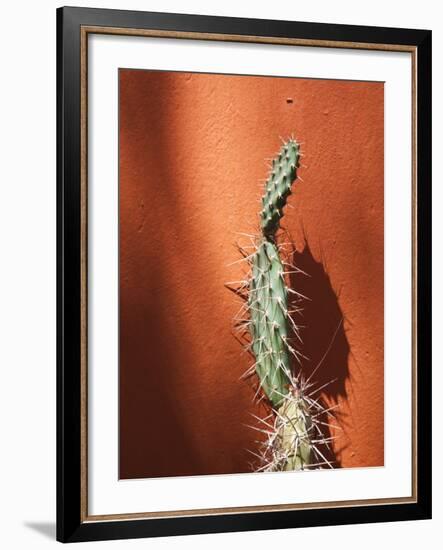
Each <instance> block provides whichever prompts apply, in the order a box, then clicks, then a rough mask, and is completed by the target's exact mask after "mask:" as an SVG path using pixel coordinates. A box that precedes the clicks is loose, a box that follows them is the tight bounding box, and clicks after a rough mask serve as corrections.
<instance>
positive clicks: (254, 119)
mask: <svg viewBox="0 0 443 550" xmlns="http://www.w3.org/2000/svg"><path fill="white" fill-rule="evenodd" d="M119 83H120V115H119V116H120V145H119V153H120V157H119V158H120V476H121V477H122V478H134V477H153V476H166V475H191V474H211V473H234V472H245V471H249V462H250V459H251V456H250V455H249V454H248V453H247V452H246V451H245V449H246V448H249V449H251V450H254V445H255V444H254V439H256V438H257V437H256V433H254V432H253V431H252V430H251V429H250V428H248V427H247V426H246V425H247V424H250V423H251V415H250V413H251V412H253V413H255V414H261V412H262V411H261V409H260V406H258V405H256V404H253V402H252V397H253V394H254V390H253V386H252V380H249V381H242V380H239V377H240V376H241V374H242V373H243V372H244V371H245V370H246V369H247V368H248V366H250V365H251V358H250V357H248V355H247V354H245V353H243V351H242V348H241V346H240V344H239V343H238V342H237V340H236V339H235V337H234V335H233V330H232V319H233V317H234V315H235V314H236V313H237V311H238V309H239V307H240V304H239V303H238V298H237V297H236V296H235V295H234V294H233V293H231V292H230V291H229V290H228V289H227V288H226V287H225V283H227V282H228V281H234V280H237V279H240V278H241V277H242V264H239V263H237V264H234V265H229V264H232V262H235V261H236V260H238V259H239V257H240V256H239V254H238V251H237V250H236V248H235V246H234V244H235V242H236V241H238V240H239V241H240V243H245V241H244V239H245V237H242V236H240V235H238V234H237V233H236V232H244V233H251V232H255V231H256V228H257V220H258V218H257V212H258V210H259V208H260V205H259V202H258V199H259V196H260V193H261V187H262V184H263V180H264V178H265V177H266V174H267V170H268V167H267V163H266V160H265V159H267V158H269V157H271V156H273V154H274V153H275V152H276V151H277V149H278V148H279V146H280V143H281V142H280V138H279V136H283V137H288V136H290V135H291V134H294V136H295V137H296V138H297V140H298V141H300V142H301V144H302V152H303V154H304V157H303V163H304V166H303V167H302V168H301V169H300V171H299V175H300V176H301V178H302V181H298V182H297V183H296V184H295V186H294V193H293V195H292V196H291V198H290V200H289V203H290V207H287V208H286V213H285V218H284V224H283V225H284V226H285V227H286V228H287V230H288V233H287V234H286V235H284V239H285V240H286V241H287V242H291V243H293V244H294V246H295V247H296V250H297V253H296V254H295V261H296V262H297V264H298V265H299V266H300V267H301V268H302V269H303V270H304V271H306V272H307V273H308V275H309V277H306V276H303V275H293V276H292V280H291V284H293V285H294V287H295V286H296V287H297V289H298V290H299V291H301V292H302V293H303V294H305V295H307V296H308V297H309V298H310V300H309V301H306V304H305V311H304V316H303V319H300V323H301V324H303V325H305V328H304V329H302V336H303V339H304V346H303V352H304V353H305V355H306V356H307V357H308V358H309V361H308V362H306V369H307V371H308V372H310V371H312V370H313V368H314V367H315V366H316V365H317V364H318V363H319V362H320V361H321V360H322V358H323V361H322V364H321V367H320V368H319V369H318V371H317V373H316V375H315V377H316V381H317V383H318V384H320V385H321V384H322V383H327V382H329V381H330V380H334V381H333V382H332V383H330V384H329V385H327V386H326V387H325V388H324V389H323V390H322V392H320V393H319V395H320V394H321V396H322V399H323V401H324V403H328V404H331V405H334V404H338V405H339V406H338V408H337V409H336V416H337V418H336V421H335V422H336V424H337V425H339V426H340V427H341V430H340V431H337V430H334V429H331V431H332V433H333V434H335V435H337V436H338V438H337V439H336V440H335V441H334V442H333V449H332V451H331V455H330V456H331V457H332V458H333V459H334V460H335V461H336V465H337V466H342V467H352V466H375V465H382V464H383V455H384V437H383V433H384V430H383V301H384V300H383V84H381V83H364V82H342V81H323V80H308V79H293V78H266V77H243V76H227V75H199V74H189V73H167V72H165V73H163V72H150V71H138V70H121V71H120V75H119ZM282 238H283V237H282ZM242 239H243V240H242ZM341 318H344V321H343V323H342V324H341V325H340V319H341ZM334 333H336V336H335V338H333V335H334ZM326 352H327V353H326ZM325 353H326V355H325Z"/></svg>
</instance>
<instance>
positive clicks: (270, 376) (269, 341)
mask: <svg viewBox="0 0 443 550" xmlns="http://www.w3.org/2000/svg"><path fill="white" fill-rule="evenodd" d="M299 158H300V153H299V145H298V144H297V143H296V142H295V141H294V140H292V139H291V140H289V141H288V143H285V144H284V145H283V146H282V148H281V150H280V153H279V155H278V157H277V158H276V159H275V160H274V161H273V164H272V171H271V174H270V176H269V179H268V180H267V182H266V185H265V194H264V196H263V199H262V202H263V209H262V211H261V229H262V233H263V235H262V239H261V242H259V244H258V247H257V251H256V253H255V254H254V257H253V260H252V277H251V280H250V285H249V298H248V305H249V309H250V314H251V327H250V331H251V336H252V350H253V352H254V355H255V358H256V372H257V375H258V376H259V378H260V381H261V386H262V388H263V391H264V392H265V394H266V395H267V397H268V398H269V400H270V401H271V403H272V404H273V406H275V407H278V406H279V405H280V404H281V402H282V400H283V397H284V395H285V394H286V393H287V392H288V387H289V384H290V376H291V368H290V364H291V361H290V346H289V342H288V333H289V327H288V290H287V287H286V282H285V278H284V268H283V264H282V262H281V260H280V256H279V251H278V247H277V244H276V241H275V233H276V231H277V229H278V228H279V226H280V220H281V218H282V216H283V207H284V206H285V204H286V201H287V198H288V196H289V195H290V193H291V185H292V183H293V182H294V181H295V179H296V177H297V168H298V166H299Z"/></svg>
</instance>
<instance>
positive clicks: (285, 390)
mask: <svg viewBox="0 0 443 550" xmlns="http://www.w3.org/2000/svg"><path fill="white" fill-rule="evenodd" d="M299 166H300V146H299V144H298V143H297V142H296V141H295V140H294V139H289V140H288V141H287V142H285V143H283V145H282V147H281V149H280V151H279V153H278V155H277V157H276V158H275V159H274V160H273V161H272V166H271V171H270V174H269V177H268V179H267V181H266V184H265V193H264V195H263V197H262V210H261V212H260V234H259V235H258V237H257V238H256V239H255V240H254V248H255V250H254V252H253V254H246V253H245V252H243V251H242V253H243V255H244V256H245V259H246V261H247V262H248V264H249V266H250V275H249V277H248V279H247V280H246V281H243V284H242V285H241V287H240V288H238V289H237V290H236V292H237V293H238V294H239V295H240V296H242V297H243V298H245V299H246V303H247V310H248V317H247V318H246V319H244V320H242V321H243V322H244V325H243V326H246V327H247V331H248V332H249V335H250V342H249V346H248V347H249V349H250V350H251V351H252V354H253V356H254V358H255V363H254V365H253V367H252V368H251V369H248V371H247V373H246V374H251V373H252V372H255V373H256V375H257V376H258V380H259V392H262V396H263V397H265V398H266V399H267V402H268V404H269V405H270V407H271V409H272V413H271V415H270V416H271V417H272V420H270V419H269V417H268V418H266V419H260V418H257V417H256V418H257V420H259V421H260V423H261V425H260V427H258V428H256V427H254V429H257V430H259V431H260V432H263V433H265V434H266V436H267V437H266V441H265V442H264V443H263V447H264V449H263V451H262V453H261V454H260V455H259V457H260V459H261V462H262V465H261V466H260V467H259V468H258V471H282V470H304V469H307V468H310V467H318V466H320V465H322V464H325V463H327V464H328V465H329V466H331V464H330V463H329V462H328V461H327V460H326V458H325V456H324V455H323V453H322V452H321V451H320V449H319V444H321V443H325V444H327V443H328V441H327V440H325V439H324V437H323V436H322V432H321V430H320V429H319V426H318V424H319V423H321V422H319V420H318V419H317V417H318V416H320V415H321V414H322V413H323V412H324V408H323V407H322V406H321V405H320V404H319V402H318V400H315V399H312V398H311V397H310V396H309V394H308V391H307V390H308V388H309V387H311V386H312V383H311V384H309V380H305V379H304V378H303V373H302V372H301V370H299V372H298V374H297V375H296V374H295V372H294V370H295V369H294V366H293V363H294V359H295V360H296V361H297V362H299V363H300V358H301V357H303V356H302V355H301V353H300V352H299V351H298V350H297V349H295V347H294V346H293V345H292V344H291V334H295V336H296V337H297V338H298V339H300V340H301V338H300V335H299V330H298V327H297V325H296V324H295V321H294V319H293V318H292V313H291V312H290V311H289V307H288V302H289V300H288V295H289V293H294V294H296V295H297V292H296V291H294V290H293V289H291V288H290V287H289V286H288V285H287V281H286V273H285V265H287V263H286V262H284V261H283V260H282V259H281V257H280V251H281V250H282V247H281V246H279V244H278V242H277V235H276V234H277V232H278V230H279V228H280V221H281V219H282V217H283V214H284V213H283V208H284V207H285V205H286V203H287V200H288V197H289V196H290V194H291V188H292V185H293V184H294V182H295V181H296V179H297V169H298V168H299ZM292 267H294V266H292ZM315 430H317V432H318V434H317V435H316V436H315V439H314V433H315ZM253 454H255V453H253ZM331 467H332V466H331Z"/></svg>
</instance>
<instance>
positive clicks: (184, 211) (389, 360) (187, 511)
mask: <svg viewBox="0 0 443 550" xmlns="http://www.w3.org/2000/svg"><path fill="white" fill-rule="evenodd" d="M380 23H381V24H382V23H383V21H382V18H381V19H380ZM57 47H58V52H57V78H58V83H57V87H58V88H57V89H58V94H57V98H58V99H57V100H58V104H57V113H58V124H57V131H58V150H57V158H58V166H57V179H58V205H57V208H58V232H57V233H58V247H57V253H58V324H57V328H58V351H57V354H58V355H57V356H58V384H57V404H58V405H57V406H58V410H57V412H58V423H57V437H58V460H57V465H58V472H57V476H58V477H57V488H58V496H57V538H58V540H60V541H63V542H74V541H87V540H102V539H119V538H132V537H154V536H166V535H179V534H195V533H216V532H226V531H246V530H258V529H261V530H262V529H279V528H289V527H298V526H317V525H318V526H320V525H332V524H350V523H367V522H380V521H397V520H412V519H427V518H430V517H431V31H428V30H410V29H398V28H395V29H394V28H384V27H357V26H347V25H329V24H322V23H302V22H294V21H277V20H272V21H270V20H255V19H236V18H225V17H208V16H199V15H183V14H170V13H168V14H167V13H146V12H133V11H120V10H104V9H85V8H60V9H59V10H58V11H57Z"/></svg>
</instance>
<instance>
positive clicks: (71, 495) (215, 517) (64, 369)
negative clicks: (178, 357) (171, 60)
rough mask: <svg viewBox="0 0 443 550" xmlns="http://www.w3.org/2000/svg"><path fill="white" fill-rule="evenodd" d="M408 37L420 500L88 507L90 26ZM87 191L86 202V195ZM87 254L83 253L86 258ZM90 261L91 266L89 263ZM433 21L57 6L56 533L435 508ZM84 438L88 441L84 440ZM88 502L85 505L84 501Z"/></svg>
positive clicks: (400, 517) (126, 534) (262, 525)
mask: <svg viewBox="0 0 443 550" xmlns="http://www.w3.org/2000/svg"><path fill="white" fill-rule="evenodd" d="M91 26H94V27H102V28H103V27H112V28H120V29H141V30H143V29H147V30H158V31H171V32H180V33H208V34H221V35H231V36H232V35H237V36H254V37H273V38H278V39H297V40H300V41H303V40H306V41H311V40H320V41H324V42H325V46H328V45H329V46H331V45H333V44H334V43H335V42H340V43H343V42H346V43H359V44H361V45H363V47H364V45H367V46H368V47H370V46H371V45H373V44H382V45H391V46H394V45H399V46H408V47H410V48H413V49H414V51H415V55H416V61H415V63H416V112H415V123H416V126H415V128H416V130H415V144H416V172H415V173H416V182H417V183H416V197H415V200H416V249H415V252H416V258H415V260H416V273H417V277H416V281H417V285H416V308H417V311H416V325H415V332H416V360H417V370H416V384H415V388H416V401H415V406H416V416H415V422H416V487H417V493H416V498H415V501H414V502H401V503H398V502H397V503H393V504H378V505H373V504H370V505H356V506H334V507H328V508H325V507H321V508H314V509H294V510H288V509H285V510H281V511H263V512H257V513H251V512H249V513H223V514H212V515H198V514H197V515H191V516H184V517H152V518H144V519H143V518H141V519H131V518H125V519H115V520H114V519H108V520H106V519H101V520H100V519H95V520H94V521H89V520H88V518H87V517H85V514H84V512H82V506H83V507H84V502H83V503H82V499H84V495H83V493H82V490H81V488H82V484H84V483H85V477H84V476H85V474H84V471H83V469H82V460H84V457H85V448H84V444H83V443H84V440H83V439H82V422H84V421H85V419H84V417H83V416H82V411H83V410H84V409H83V407H84V403H83V401H82V400H83V399H84V394H83V393H82V384H83V383H84V379H83V378H82V377H84V373H83V372H82V369H81V362H82V353H83V352H82V330H83V329H82V316H81V309H82V292H81V288H82V269H85V267H84V263H85V260H84V258H83V259H82V246H81V239H82V208H83V206H82V205H83V204H84V200H85V197H84V196H82V189H81V177H82V174H81V158H82V154H84V149H82V137H81V136H82V115H81V108H82V95H81V94H82V92H81V40H82V37H81V29H82V27H91ZM82 201H83V202H82ZM82 262H83V263H82ZM82 266H83V268H82ZM430 365H431V31H429V30H413V29H399V28H385V27H365V26H351V25H330V24H322V23H306V22H295V21H277V20H258V19H240V18H229V17H213V16H200V15H183V14H172V13H148V12H136V11H123V10H108V9H92V8H76V7H63V8H59V9H58V10H57V539H58V540H59V541H62V542H76V541H92V540H103V539H122V538H136V537H157V536H171V535H184V534H197V533H217V532H229V531H249V530H251V531H252V530H263V529H283V528H293V527H308V526H322V525H337V524H354V523H372V522H386V521H404V520H418V519H428V518H430V517H431V368H430ZM82 442H83V443H82ZM83 509H84V508H83Z"/></svg>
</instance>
